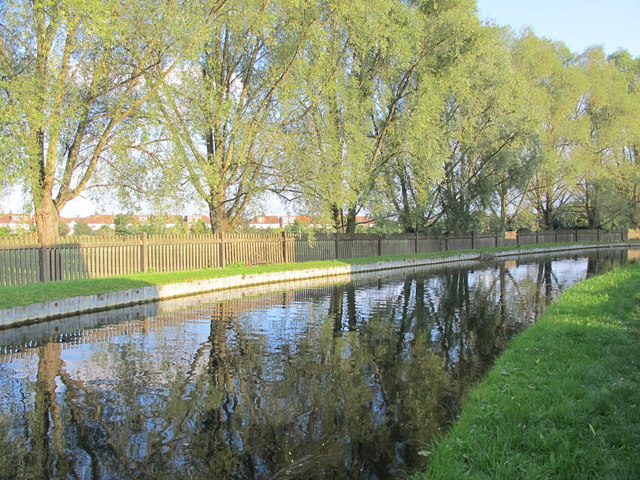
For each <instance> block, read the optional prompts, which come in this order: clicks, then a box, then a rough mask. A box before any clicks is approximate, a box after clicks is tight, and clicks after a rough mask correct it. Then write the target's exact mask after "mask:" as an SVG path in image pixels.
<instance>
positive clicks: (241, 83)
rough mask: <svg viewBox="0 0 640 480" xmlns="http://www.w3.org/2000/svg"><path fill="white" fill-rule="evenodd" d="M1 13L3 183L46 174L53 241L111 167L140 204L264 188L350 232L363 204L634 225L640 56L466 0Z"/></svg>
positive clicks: (225, 223)
mask: <svg viewBox="0 0 640 480" xmlns="http://www.w3.org/2000/svg"><path fill="white" fill-rule="evenodd" d="M116 10H117V11H118V15H117V19H118V21H117V22H116V21H114V17H113V11H116ZM0 17H1V18H2V26H3V28H2V30H0V92H2V93H1V94H0V107H1V108H0V191H4V190H6V189H7V188H9V187H16V186H19V187H21V188H22V189H23V190H24V191H27V192H30V193H31V195H32V204H33V207H34V209H35V213H36V222H37V224H38V231H39V235H40V237H41V240H43V241H48V240H51V238H52V236H55V234H56V233H57V225H56V221H57V219H56V216H57V212H59V211H61V210H62V208H63V207H64V206H65V205H66V204H67V203H68V202H69V201H70V200H72V199H73V198H75V197H77V196H78V195H81V194H82V193H83V192H85V191H87V190H93V187H98V185H111V187H109V188H107V189H106V190H103V191H104V193H106V194H107V195H110V199H115V198H117V199H118V200H119V201H121V202H123V204H128V205H131V206H132V207H133V206H135V208H137V206H138V205H140V204H141V200H144V202H145V204H147V205H152V206H154V207H156V208H157V209H158V210H160V211H163V210H164V211H166V210H168V207H169V206H174V205H180V204H181V203H182V202H186V201H193V199H194V198H195V199H198V201H200V202H201V203H203V204H204V205H206V206H207V208H208V211H209V214H210V216H211V217H212V225H213V230H214V231H221V232H222V231H228V230H230V229H232V228H234V227H237V226H239V225H240V223H241V222H242V217H243V215H246V212H247V211H248V209H251V208H254V207H255V206H256V205H257V204H259V203H260V202H263V201H264V200H265V196H266V195H268V194H277V195H280V196H281V197H283V198H290V199H292V200H293V201H295V202H296V205H297V206H299V207H301V208H304V210H306V211H309V212H312V213H314V214H317V215H318V216H319V217H321V218H323V219H324V221H326V222H327V223H328V224H331V225H333V227H334V228H335V229H337V230H339V231H347V232H353V231H355V228H356V221H355V218H356V216H357V215H361V214H363V212H367V214H372V215H374V216H376V217H379V218H391V217H393V218H396V219H397V221H398V222H399V228H398V229H397V230H399V231H406V232H411V231H416V230H417V231H428V230H433V229H435V230H439V231H451V232H453V231H468V230H478V229H484V228H488V229H491V230H504V229H508V228H517V225H528V226H530V225H531V221H530V216H531V214H532V213H533V214H534V215H535V216H536V217H537V219H536V222H537V224H538V226H539V227H541V228H553V227H555V226H558V225H565V224H569V223H573V224H575V225H578V224H582V223H583V222H586V225H588V226H590V227H603V228H614V227H624V226H633V227H636V226H640V157H639V155H638V152H639V151H640V147H639V145H640V127H639V126H638V125H639V122H638V121H637V119H638V118H639V117H640V87H639V85H640V58H633V57H632V56H631V55H630V54H629V52H627V51H624V50H620V51H617V52H615V53H614V54H612V55H610V56H609V57H606V56H605V55H604V53H603V51H602V49H600V48H591V49H588V50H587V51H585V52H583V53H582V54H577V53H575V52H571V51H570V50H569V49H568V48H567V47H566V46H565V45H563V44H562V43H558V42H553V41H550V40H546V39H542V38H539V37H536V36H535V35H534V34H533V33H532V32H529V31H524V32H523V33H522V34H520V35H515V34H513V33H512V32H509V31H507V30H500V29H498V28H496V27H494V26H487V25H484V26H483V25H482V24H481V22H480V20H479V19H478V17H477V14H476V8H475V2H473V1H472V0H446V1H437V2H435V1H427V0H419V1H412V2H406V1H401V0H379V1H376V2H370V1H365V0H348V1H347V0H335V1H332V2H304V8H301V3H300V2H299V1H298V0H274V1H268V2H264V1H261V0H213V1H210V2H178V1H175V0H169V1H167V2H154V1H151V0H141V1H139V2H128V3H126V4H123V3H122V2H118V1H116V0H105V1H100V2H98V1H94V0H90V1H84V2H83V1H78V0H73V1H68V2H50V1H44V0H37V1H34V2H28V1H26V0H9V1H6V2H0ZM27 46H28V47H27ZM98 112H99V113H98ZM40 166H43V168H40ZM98 191H99V189H98ZM569 207H570V208H569ZM567 208H569V210H570V211H571V213H572V214H574V213H575V215H576V219H574V220H572V221H568V220H567V218H566V216H567V215H568V213H567V212H568V211H567ZM523 218H525V219H526V221H524V222H523V221H522V220H521V219H523ZM487 219H489V220H487ZM298 227H299V230H300V231H303V230H304V229H303V226H297V227H296V228H298ZM197 228H198V230H197V231H198V232H201V233H206V231H205V230H204V229H202V228H201V226H198V227H197ZM381 228H382V227H381ZM385 228H387V229H389V228H391V230H389V231H392V230H393V228H392V227H391V226H390V225H387V226H386V227H385ZM186 230H187V229H186V226H185V225H183V224H176V226H175V227H172V228H171V230H170V232H171V233H184V232H186ZM116 232H117V233H118V234H119V235H126V234H139V233H141V232H147V233H150V234H151V233H167V232H168V231H167V230H166V228H165V227H164V226H163V225H161V222H160V218H159V217H158V219H157V222H156V220H154V219H152V220H151V221H150V222H148V223H146V224H138V223H137V222H135V221H132V220H131V219H129V220H125V219H120V221H119V222H118V223H117V225H116Z"/></svg>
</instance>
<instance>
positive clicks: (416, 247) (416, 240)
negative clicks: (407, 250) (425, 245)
mask: <svg viewBox="0 0 640 480" xmlns="http://www.w3.org/2000/svg"><path fill="white" fill-rule="evenodd" d="M415 253H418V230H416V239H415Z"/></svg>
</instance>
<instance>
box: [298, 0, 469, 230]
mask: <svg viewBox="0 0 640 480" xmlns="http://www.w3.org/2000/svg"><path fill="white" fill-rule="evenodd" d="M330 14H331V21H330V22H326V23H325V28H324V42H323V43H320V44H318V45H317V46H315V48H313V49H311V50H310V52H309V58H310V62H312V63H319V62H322V61H323V60H322V59H333V60H334V62H330V61H326V64H327V67H326V68H325V71H326V73H325V74H324V75H322V76H320V77H319V78H315V79H314V78H310V79H308V81H307V85H308V90H309V91H318V90H322V91H323V94H322V96H321V99H320V101H319V102H317V103H316V105H314V107H313V108H312V109H311V111H310V115H309V116H308V117H307V122H306V128H305V129H304V130H303V132H302V134H301V135H300V141H299V146H300V150H299V151H300V153H299V155H298V157H299V158H300V157H301V158H300V163H301V165H302V166H304V167H306V168H307V170H306V171H305V174H303V175H300V178H299V180H300V182H301V184H302V185H301V189H302V191H304V192H305V196H306V198H307V203H308V204H309V205H310V207H311V208H313V209H315V210H316V211H318V212H319V213H324V214H325V215H329V216H331V217H332V219H333V222H334V225H335V227H336V228H337V229H338V230H342V231H346V232H348V233H350V232H353V231H354V229H355V225H356V222H355V218H356V215H357V214H358V212H359V211H360V210H361V209H362V208H363V207H365V206H368V204H369V203H370V202H371V199H372V197H373V196H375V195H377V193H378V192H379V191H380V188H379V187H380V180H381V179H382V178H383V174H384V170H385V166H386V165H387V164H388V163H389V161H390V160H391V159H392V158H393V157H394V153H395V152H394V150H395V146H396V145H398V143H399V140H398V138H399V137H400V136H401V134H400V133H399V130H400V129H402V128H404V126H405V125H406V123H405V119H407V118H408V117H411V116H413V112H414V110H415V105H416V102H417V101H418V100H417V99H418V98H419V97H420V96H421V95H424V94H425V92H426V89H424V88H422V85H423V82H424V81H425V79H427V80H428V79H430V78H434V77H439V76H443V75H446V73H447V71H448V69H449V67H450V66H451V65H452V64H455V62H456V61H457V60H458V58H459V57H460V56H461V55H463V54H464V52H466V51H468V50H469V49H470V48H471V46H472V45H473V37H474V35H475V29H476V28H479V21H478V19H477V17H476V16H475V13H474V10H473V2H468V1H464V0H462V1H461V0H451V1H446V2H433V1H414V2H400V1H397V0H384V1H379V2H374V3H371V2H359V1H350V2H336V3H334V4H332V6H331V10H330ZM320 85H322V88H321V87H320Z"/></svg>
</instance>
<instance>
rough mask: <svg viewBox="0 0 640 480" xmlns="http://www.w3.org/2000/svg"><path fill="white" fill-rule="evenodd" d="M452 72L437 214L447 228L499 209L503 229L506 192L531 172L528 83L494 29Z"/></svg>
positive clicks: (445, 98) (474, 223)
mask: <svg viewBox="0 0 640 480" xmlns="http://www.w3.org/2000/svg"><path fill="white" fill-rule="evenodd" d="M452 73H453V74H452V75H451V77H450V80H449V82H448V83H447V85H446V88H444V91H443V95H442V110H441V126H440V128H441V130H442V131H443V132H444V135H443V136H442V142H443V145H442V146H441V148H440V149H439V150H440V155H439V156H438V157H439V159H440V162H441V163H442V177H441V178H440V179H438V180H437V181H436V182H435V184H434V190H435V192H436V198H435V201H436V203H437V204H438V206H439V217H440V218H439V219H440V220H441V221H442V227H443V228H444V229H445V230H446V231H470V230H476V229H479V228H481V223H480V222H481V221H482V220H483V218H484V216H485V215H486V212H487V211H490V210H491V209H494V210H497V211H499V212H500V217H501V218H502V220H503V225H501V228H504V227H505V226H506V225H505V224H504V223H506V215H507V212H506V209H507V205H506V198H507V197H506V192H507V191H508V189H509V188H512V187H514V186H516V185H517V184H518V183H522V181H523V176H522V175H521V174H520V172H521V173H522V174H524V175H526V172H527V171H529V172H530V171H531V168H530V165H529V162H530V157H528V156H523V155H521V154H520V152H521V151H522V149H523V148H524V142H525V140H526V137H527V135H526V134H527V132H528V130H529V129H530V128H531V127H532V125H533V122H532V121H531V116H530V113H529V111H528V110H527V108H526V106H527V103H528V102H527V100H528V98H527V96H526V89H525V84H524V81H523V79H522V77H521V76H520V75H518V74H517V72H516V71H514V69H513V68H512V67H511V61H510V58H509V53H508V50H507V48H506V46H505V45H504V42H503V41H502V37H501V36H500V35H499V32H498V31H497V30H495V29H493V28H489V27H486V28H484V29H483V30H482V32H481V33H480V34H479V36H478V39H477V41H476V48H475V49H474V51H473V52H472V53H471V54H469V55H467V56H466V57H465V58H464V60H463V61H461V62H459V64H458V66H457V68H455V69H454V70H453V71H452ZM496 201H498V202H499V203H500V205H498V206H496V205H495V202H496ZM496 207H497V208H496Z"/></svg>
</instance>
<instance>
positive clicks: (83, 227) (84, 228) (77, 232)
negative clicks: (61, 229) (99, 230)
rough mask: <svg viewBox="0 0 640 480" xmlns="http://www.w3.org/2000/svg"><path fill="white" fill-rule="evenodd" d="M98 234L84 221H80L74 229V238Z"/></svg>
mask: <svg viewBox="0 0 640 480" xmlns="http://www.w3.org/2000/svg"><path fill="white" fill-rule="evenodd" d="M95 234H96V232H95V231H94V230H93V229H92V228H91V227H90V226H89V225H88V224H87V223H86V222H84V221H82V220H78V221H77V222H76V224H75V226H74V227H73V233H72V235H73V236H76V237H78V236H83V235H95Z"/></svg>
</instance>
